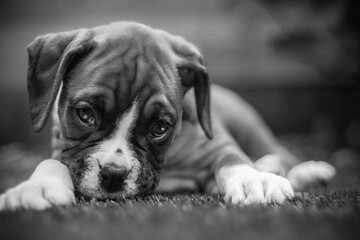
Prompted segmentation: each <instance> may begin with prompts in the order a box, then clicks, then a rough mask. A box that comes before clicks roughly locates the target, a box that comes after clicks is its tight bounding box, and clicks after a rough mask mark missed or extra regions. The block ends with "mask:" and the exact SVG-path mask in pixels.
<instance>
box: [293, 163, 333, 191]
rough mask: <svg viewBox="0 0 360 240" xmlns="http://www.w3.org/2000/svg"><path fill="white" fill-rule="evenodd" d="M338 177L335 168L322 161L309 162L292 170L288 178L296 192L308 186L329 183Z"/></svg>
mask: <svg viewBox="0 0 360 240" xmlns="http://www.w3.org/2000/svg"><path fill="white" fill-rule="evenodd" d="M335 175H336V170H335V168H334V167H333V166H331V165H330V164H328V163H326V162H322V161H307V162H303V163H300V164H299V165H296V166H295V167H293V168H292V169H290V171H289V173H288V175H287V178H288V179H289V181H290V182H291V185H292V186H293V188H294V189H295V190H302V189H304V188H306V187H308V186H311V185H316V184H319V183H327V182H329V181H330V180H331V179H332V178H333V177H335Z"/></svg>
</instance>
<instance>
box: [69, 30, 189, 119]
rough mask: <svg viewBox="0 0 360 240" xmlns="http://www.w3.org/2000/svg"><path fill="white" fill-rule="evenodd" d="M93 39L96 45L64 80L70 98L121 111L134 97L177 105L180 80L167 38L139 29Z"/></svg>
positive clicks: (142, 101)
mask: <svg viewBox="0 0 360 240" xmlns="http://www.w3.org/2000/svg"><path fill="white" fill-rule="evenodd" d="M94 39H95V40H96V41H97V42H98V44H97V47H96V48H95V49H94V50H93V51H92V52H91V53H89V54H88V55H87V56H84V57H83V58H82V59H78V60H77V61H78V62H76V63H74V66H73V67H72V69H70V71H69V73H68V75H67V77H66V79H65V80H64V83H65V84H64V86H65V88H67V92H68V94H69V95H70V96H69V97H70V99H72V101H78V100H81V99H86V98H92V99H94V98H96V99H97V100H96V101H103V102H104V104H105V105H106V106H105V107H106V108H109V109H111V108H114V107H116V108H118V111H120V112H123V111H126V110H127V109H128V108H130V107H131V105H132V103H133V102H134V101H135V99H137V100H138V102H139V103H146V102H148V101H149V100H151V101H150V102H154V103H156V102H162V104H163V105H166V106H168V107H169V106H171V107H172V108H173V109H175V110H178V108H180V106H178V105H177V103H179V102H180V101H179V98H180V96H181V94H182V93H181V91H182V90H181V89H182V88H181V83H180V81H179V79H178V74H177V70H176V66H175V63H174V61H173V60H172V56H171V54H170V51H169V46H168V45H167V44H166V41H164V40H163V39H161V38H160V37H158V36H156V35H154V34H151V33H143V32H142V31H140V32H139V31H135V32H134V31H133V32H126V33H124V34H115V35H114V34H110V35H109V34H100V36H98V37H97V36H95V38H94ZM113 104H115V105H116V106H113Z"/></svg>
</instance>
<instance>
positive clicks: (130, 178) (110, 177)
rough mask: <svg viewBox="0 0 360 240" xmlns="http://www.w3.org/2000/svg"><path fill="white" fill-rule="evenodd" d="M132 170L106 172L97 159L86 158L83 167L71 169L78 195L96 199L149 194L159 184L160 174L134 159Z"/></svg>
mask: <svg viewBox="0 0 360 240" xmlns="http://www.w3.org/2000/svg"><path fill="white" fill-rule="evenodd" d="M131 165H132V167H131V170H130V171H128V172H127V173H126V174H122V173H117V174H104V171H103V169H101V167H100V166H99V164H98V163H97V161H91V160H86V161H84V164H82V166H81V167H82V169H81V170H79V169H77V171H71V173H72V174H71V175H72V178H73V182H74V186H75V192H76V195H77V196H78V197H83V198H85V199H88V198H90V199H91V198H96V199H103V200H105V199H123V198H129V197H134V196H138V195H144V194H145V195H147V194H149V193H151V192H152V191H153V190H154V189H155V187H156V186H157V183H158V179H159V176H157V174H156V173H154V172H153V171H151V170H150V169H147V168H145V167H144V166H141V164H140V162H139V161H138V160H137V159H133V160H132V164H131Z"/></svg>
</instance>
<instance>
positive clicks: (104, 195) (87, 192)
mask: <svg viewBox="0 0 360 240" xmlns="http://www.w3.org/2000/svg"><path fill="white" fill-rule="evenodd" d="M76 193H77V196H78V197H84V198H90V199H93V198H95V199H99V200H106V199H114V200H116V199H124V198H129V197H133V196H136V195H138V192H136V191H127V190H125V189H124V190H119V191H117V192H107V191H105V190H104V189H102V188H101V187H100V186H99V187H98V188H94V189H88V188H84V187H81V186H78V187H77V188H76Z"/></svg>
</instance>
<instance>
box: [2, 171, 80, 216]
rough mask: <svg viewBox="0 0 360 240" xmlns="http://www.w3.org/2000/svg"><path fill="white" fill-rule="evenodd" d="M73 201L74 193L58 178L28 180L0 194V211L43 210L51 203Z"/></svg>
mask: <svg viewBox="0 0 360 240" xmlns="http://www.w3.org/2000/svg"><path fill="white" fill-rule="evenodd" d="M73 203H75V196H74V193H73V192H72V191H71V190H69V189H67V188H66V187H65V186H64V185H63V184H61V182H59V180H58V179H56V178H52V177H47V178H45V179H43V181H34V180H29V181H26V182H23V183H21V184H20V185H18V186H16V187H14V188H11V189H9V190H8V191H6V192H5V193H4V194H2V195H1V196H0V211H1V210H15V209H35V210H43V209H46V208H49V207H51V206H53V205H71V204H73Z"/></svg>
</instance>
